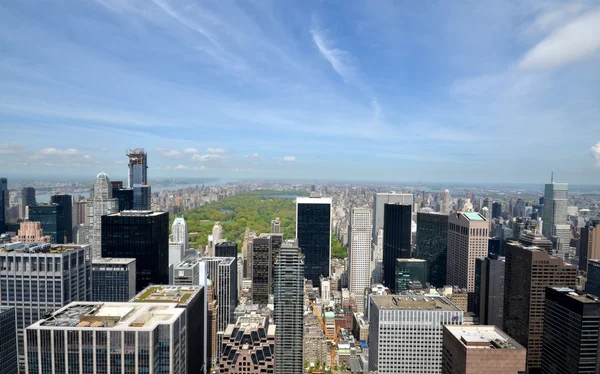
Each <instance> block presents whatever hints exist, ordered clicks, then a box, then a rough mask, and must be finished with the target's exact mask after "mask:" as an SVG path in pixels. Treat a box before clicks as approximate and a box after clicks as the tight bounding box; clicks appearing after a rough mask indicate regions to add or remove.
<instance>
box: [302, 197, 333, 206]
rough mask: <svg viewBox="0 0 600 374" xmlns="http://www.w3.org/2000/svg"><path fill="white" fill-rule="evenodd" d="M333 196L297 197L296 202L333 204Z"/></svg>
mask: <svg viewBox="0 0 600 374" xmlns="http://www.w3.org/2000/svg"><path fill="white" fill-rule="evenodd" d="M331 201H332V200H331V197H297V198H296V204H331Z"/></svg>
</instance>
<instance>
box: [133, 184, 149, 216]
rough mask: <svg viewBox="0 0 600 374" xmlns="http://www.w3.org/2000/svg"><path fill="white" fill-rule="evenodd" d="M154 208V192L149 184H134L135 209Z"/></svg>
mask: <svg viewBox="0 0 600 374" xmlns="http://www.w3.org/2000/svg"><path fill="white" fill-rule="evenodd" d="M150 209H152V192H151V190H150V186H149V185H147V184H137V183H136V184H134V185H133V210H150Z"/></svg>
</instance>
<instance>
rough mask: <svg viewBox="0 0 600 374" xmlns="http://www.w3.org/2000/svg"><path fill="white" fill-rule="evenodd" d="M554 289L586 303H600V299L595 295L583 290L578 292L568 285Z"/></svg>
mask: <svg viewBox="0 0 600 374" xmlns="http://www.w3.org/2000/svg"><path fill="white" fill-rule="evenodd" d="M553 289H554V290H555V291H558V292H560V293H562V294H564V295H566V296H568V297H570V298H571V299H573V300H577V301H578V302H580V303H585V304H598V303H600V300H598V298H597V297H596V296H594V295H589V294H586V293H583V292H577V291H575V290H574V289H571V288H568V287H553Z"/></svg>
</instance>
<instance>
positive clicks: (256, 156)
mask: <svg viewBox="0 0 600 374" xmlns="http://www.w3.org/2000/svg"><path fill="white" fill-rule="evenodd" d="M244 157H246V158H253V159H257V158H260V154H258V152H254V153H252V154H249V155H246V156H244Z"/></svg>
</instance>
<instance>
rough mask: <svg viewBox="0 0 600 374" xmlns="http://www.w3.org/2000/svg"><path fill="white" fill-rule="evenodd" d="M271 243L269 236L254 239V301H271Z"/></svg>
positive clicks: (264, 303)
mask: <svg viewBox="0 0 600 374" xmlns="http://www.w3.org/2000/svg"><path fill="white" fill-rule="evenodd" d="M272 258H273V257H272V255H271V245H270V240H269V238H268V237H266V236H263V237H259V238H254V239H253V240H252V302H253V303H254V304H259V305H260V304H262V305H266V304H268V303H269V292H270V291H271V283H272V279H271V274H272V266H273V265H272V264H273V260H272Z"/></svg>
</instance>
